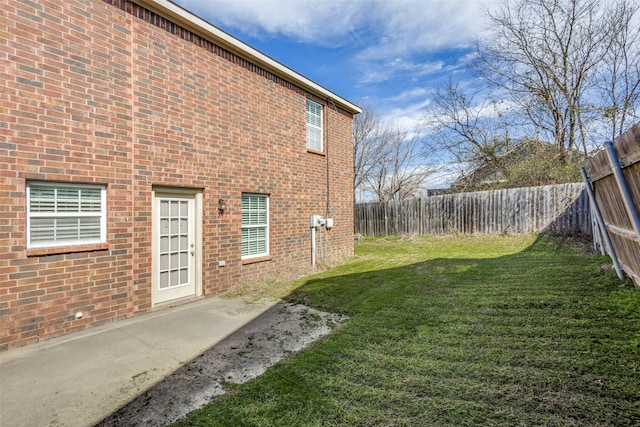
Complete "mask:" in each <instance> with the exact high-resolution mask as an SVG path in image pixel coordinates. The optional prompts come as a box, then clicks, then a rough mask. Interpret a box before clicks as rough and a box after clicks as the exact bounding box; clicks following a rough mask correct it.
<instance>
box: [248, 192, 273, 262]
mask: <svg viewBox="0 0 640 427" xmlns="http://www.w3.org/2000/svg"><path fill="white" fill-rule="evenodd" d="M266 255H269V198H268V196H265V195H261V194H243V195H242V258H243V259H244V258H253V257H259V256H266Z"/></svg>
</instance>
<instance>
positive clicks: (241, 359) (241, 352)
mask: <svg viewBox="0 0 640 427" xmlns="http://www.w3.org/2000/svg"><path fill="white" fill-rule="evenodd" d="M344 320H345V317H344V316H340V315H336V314H331V313H325V312H322V311H318V310H315V309H312V308H309V307H306V306H304V305H299V304H297V305H294V304H289V303H286V302H279V303H277V304H276V305H274V306H273V307H272V308H271V309H269V310H267V311H266V312H265V313H263V314H262V315H261V316H259V317H258V318H256V319H254V320H253V321H252V322H250V323H248V324H247V325H245V326H244V327H243V328H242V329H240V330H238V331H236V332H234V333H233V334H232V335H230V336H228V337H227V338H225V339H224V340H223V341H221V342H220V343H218V344H216V345H215V346H213V347H211V348H210V349H208V350H206V351H205V352H204V353H202V354H201V355H200V356H198V357H196V358H195V359H194V360H192V361H190V362H188V363H186V364H184V365H183V366H182V367H181V368H179V369H178V370H177V371H175V372H174V373H172V374H171V375H169V376H168V377H166V378H164V379H163V380H162V381H160V382H159V383H157V384H155V385H154V386H153V387H151V388H150V389H149V390H147V391H145V392H144V393H142V394H141V395H139V396H138V397H137V398H136V399H134V400H132V401H131V402H129V403H128V404H126V405H125V406H123V407H122V408H120V409H119V410H118V411H116V412H114V413H113V414H112V415H110V416H109V417H107V418H105V419H104V420H102V421H101V422H100V423H98V426H121V425H136V426H149V427H151V426H165V425H168V424H170V423H172V422H174V421H176V420H178V419H180V418H182V417H184V416H185V415H186V414H187V413H189V412H191V411H193V410H195V409H198V408H200V407H201V406H203V405H205V404H206V403H209V402H210V401H211V400H212V399H213V398H215V397H216V396H219V395H221V394H223V393H225V389H224V386H223V385H224V384H225V383H232V384H241V383H244V382H246V381H248V380H250V379H252V378H255V377H258V376H259V375H261V374H263V373H264V372H265V371H266V369H267V368H268V367H269V366H272V365H274V364H275V363H276V362H278V361H280V360H282V359H283V358H284V357H287V356H288V355H290V354H292V353H294V352H296V351H299V350H301V349H302V348H304V347H306V346H307V345H309V344H310V343H312V342H313V341H315V340H317V339H318V338H320V337H322V336H324V335H326V334H328V333H329V332H331V330H333V329H334V328H335V327H336V326H337V325H339V324H340V323H342V322H343V321H344Z"/></svg>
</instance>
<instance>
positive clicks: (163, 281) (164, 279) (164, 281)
mask: <svg viewBox="0 0 640 427" xmlns="http://www.w3.org/2000/svg"><path fill="white" fill-rule="evenodd" d="M168 287H169V272H168V271H163V272H162V273H160V289H165V288H168Z"/></svg>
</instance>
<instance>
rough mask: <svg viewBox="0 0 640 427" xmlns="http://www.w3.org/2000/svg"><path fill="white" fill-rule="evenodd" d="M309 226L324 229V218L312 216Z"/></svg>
mask: <svg viewBox="0 0 640 427" xmlns="http://www.w3.org/2000/svg"><path fill="white" fill-rule="evenodd" d="M309 225H310V226H311V227H312V228H318V227H322V226H323V225H324V218H322V216H320V215H311V216H310V217H309Z"/></svg>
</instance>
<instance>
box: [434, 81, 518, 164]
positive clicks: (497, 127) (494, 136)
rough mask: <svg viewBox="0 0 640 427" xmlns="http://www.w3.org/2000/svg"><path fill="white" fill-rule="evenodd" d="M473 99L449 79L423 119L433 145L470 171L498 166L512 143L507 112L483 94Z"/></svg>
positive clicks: (472, 96) (472, 95)
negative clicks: (501, 156)
mask: <svg viewBox="0 0 640 427" xmlns="http://www.w3.org/2000/svg"><path fill="white" fill-rule="evenodd" d="M476 98H477V97H476V96H474V94H467V93H465V92H464V90H463V88H462V87H461V85H460V84H454V83H453V82H452V81H451V80H449V83H448V84H447V86H446V87H444V88H441V89H439V90H438V91H437V92H436V95H435V96H434V99H433V103H432V105H431V106H430V108H429V110H428V112H427V120H426V126H427V127H428V128H430V129H431V131H432V134H431V137H432V138H433V139H434V141H435V143H436V144H437V145H438V146H439V147H440V148H442V149H444V150H445V151H446V152H448V153H449V154H451V155H452V156H453V157H454V159H455V161H456V162H458V163H464V164H467V165H468V167H470V168H477V167H480V166H482V165H485V164H488V163H493V164H495V163H497V162H498V160H499V157H500V155H501V154H502V153H504V152H505V151H506V150H508V149H509V145H510V143H511V139H510V137H509V124H508V121H507V119H506V111H501V109H500V106H499V105H498V103H496V102H493V101H491V100H488V99H486V98H485V97H483V96H482V95H481V96H480V97H479V98H480V100H479V101H476Z"/></svg>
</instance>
